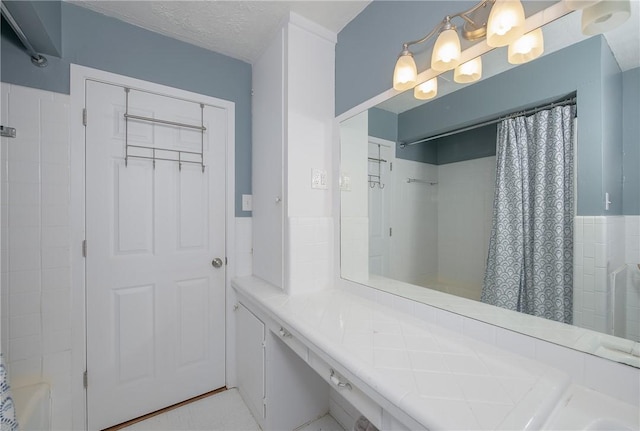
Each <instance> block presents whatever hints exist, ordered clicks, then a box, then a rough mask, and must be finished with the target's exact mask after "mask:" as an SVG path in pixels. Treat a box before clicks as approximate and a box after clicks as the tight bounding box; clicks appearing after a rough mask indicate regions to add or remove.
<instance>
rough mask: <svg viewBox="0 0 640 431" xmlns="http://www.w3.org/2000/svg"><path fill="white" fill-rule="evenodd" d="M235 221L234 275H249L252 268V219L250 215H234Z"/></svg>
mask: <svg viewBox="0 0 640 431" xmlns="http://www.w3.org/2000/svg"><path fill="white" fill-rule="evenodd" d="M235 223H236V235H235V240H236V244H235V252H236V256H235V259H236V261H235V276H237V277H241V276H245V275H251V274H252V268H253V243H252V219H251V217H236V219H235Z"/></svg>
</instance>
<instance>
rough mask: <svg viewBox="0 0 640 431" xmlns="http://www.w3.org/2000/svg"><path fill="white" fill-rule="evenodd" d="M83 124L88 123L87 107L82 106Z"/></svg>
mask: <svg viewBox="0 0 640 431" xmlns="http://www.w3.org/2000/svg"><path fill="white" fill-rule="evenodd" d="M82 125H83V126H86V125H87V108H82Z"/></svg>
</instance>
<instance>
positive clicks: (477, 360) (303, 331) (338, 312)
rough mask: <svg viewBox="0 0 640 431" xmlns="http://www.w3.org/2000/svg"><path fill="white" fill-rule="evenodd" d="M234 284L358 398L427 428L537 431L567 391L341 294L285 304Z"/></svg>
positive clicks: (260, 285) (525, 364) (549, 376)
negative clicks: (336, 370)
mask: <svg viewBox="0 0 640 431" xmlns="http://www.w3.org/2000/svg"><path fill="white" fill-rule="evenodd" d="M232 284H233V286H234V287H235V288H236V290H237V291H238V292H239V293H241V294H242V295H243V296H245V297H247V298H248V299H249V300H251V301H252V302H253V303H254V304H255V305H256V306H258V307H260V308H261V309H262V310H263V311H264V312H265V313H267V314H268V315H269V316H270V317H271V318H273V319H275V320H276V321H279V322H280V323H282V324H284V325H287V326H288V329H290V330H291V331H292V332H295V333H296V334H297V335H298V336H299V337H300V338H301V341H302V342H304V343H305V344H306V345H307V346H308V347H309V348H311V349H312V350H315V351H317V352H318V351H319V352H323V353H324V354H325V355H327V356H328V357H330V358H331V359H332V360H333V361H335V362H336V363H338V364H340V365H341V366H342V367H343V368H344V369H345V370H347V371H348V373H349V374H351V376H345V377H351V378H353V381H354V382H355V383H356V384H357V383H358V382H361V383H362V386H364V387H360V385H359V388H360V389H361V390H362V391H363V392H365V393H367V392H370V391H374V392H375V395H376V396H375V397H372V398H374V399H375V398H378V399H380V398H382V399H384V400H386V401H388V403H389V404H390V405H393V406H397V407H398V408H399V409H401V410H402V412H404V413H405V414H406V415H408V416H409V417H410V418H412V419H413V420H414V421H416V422H417V423H419V424H421V425H423V426H424V427H425V428H427V429H430V430H438V429H466V430H471V429H510V430H511V429H519V430H525V429H539V428H540V427H541V426H542V424H543V423H544V421H545V420H546V418H547V417H548V416H549V414H550V413H551V411H552V410H553V409H554V407H555V406H556V404H557V402H558V400H560V398H561V396H562V394H563V392H564V391H565V390H566V388H567V387H568V385H569V377H568V376H567V375H566V374H565V373H563V372H560V371H558V370H556V369H554V368H551V367H548V366H546V365H543V364H540V363H539V362H536V361H534V360H531V359H527V358H524V357H521V356H517V355H514V354H511V353H509V352H506V351H503V350H500V349H497V348H495V347H493V346H489V345H487V344H484V343H481V342H478V341H476V340H474V339H471V338H468V337H465V336H462V335H460V334H458V333H455V332H452V331H449V330H446V329H444V328H442V327H440V326H436V325H433V324H429V323H427V322H424V321H422V320H419V319H416V318H414V317H411V316H407V315H404V314H402V313H399V312H397V311H394V310H392V309H390V308H387V307H384V306H382V305H379V304H376V303H374V302H372V301H369V300H367V299H365V298H362V297H359V296H355V295H352V294H350V293H347V292H344V291H342V290H338V289H332V290H325V291H322V292H318V293H312V294H305V295H298V296H288V295H286V294H285V293H284V292H282V291H281V290H280V289H278V288H276V287H274V286H272V285H270V284H268V283H266V282H264V281H262V280H260V279H258V278H255V277H243V278H237V279H234V280H233V283H232ZM382 407H383V408H384V407H385V406H384V405H383V406H382Z"/></svg>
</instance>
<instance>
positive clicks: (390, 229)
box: [389, 227, 393, 236]
mask: <svg viewBox="0 0 640 431" xmlns="http://www.w3.org/2000/svg"><path fill="white" fill-rule="evenodd" d="M389 236H393V228H392V227H390V228H389Z"/></svg>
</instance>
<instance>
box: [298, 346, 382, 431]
mask: <svg viewBox="0 0 640 431" xmlns="http://www.w3.org/2000/svg"><path fill="white" fill-rule="evenodd" d="M308 362H309V366H311V368H313V370H314V371H315V372H317V373H318V374H320V376H322V378H323V379H325V380H326V381H327V382H328V383H329V385H331V387H333V388H334V389H335V390H336V391H338V393H339V394H340V395H342V396H343V397H344V398H345V399H346V400H347V401H349V402H350V403H351V404H352V405H353V407H355V408H356V409H358V411H359V412H360V413H361V414H362V415H364V416H365V417H366V418H367V419H369V422H371V423H372V424H373V425H375V427H376V428H378V429H382V409H381V408H380V406H379V405H378V404H377V403H376V402H375V401H373V400H372V399H371V398H369V397H368V396H367V395H366V394H365V393H364V392H362V391H361V390H360V389H358V388H357V387H356V386H354V384H353V383H351V382H350V381H348V380H347V379H346V378H344V377H343V376H342V375H340V374H339V373H338V372H337V371H335V370H334V369H333V368H332V367H331V366H330V365H329V364H327V363H326V362H325V361H324V360H323V359H321V358H320V357H319V356H318V355H316V354H315V353H314V352H313V351H312V350H310V351H309V361H308Z"/></svg>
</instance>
